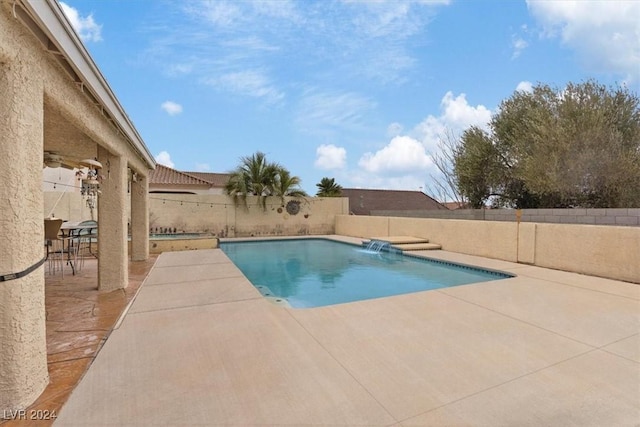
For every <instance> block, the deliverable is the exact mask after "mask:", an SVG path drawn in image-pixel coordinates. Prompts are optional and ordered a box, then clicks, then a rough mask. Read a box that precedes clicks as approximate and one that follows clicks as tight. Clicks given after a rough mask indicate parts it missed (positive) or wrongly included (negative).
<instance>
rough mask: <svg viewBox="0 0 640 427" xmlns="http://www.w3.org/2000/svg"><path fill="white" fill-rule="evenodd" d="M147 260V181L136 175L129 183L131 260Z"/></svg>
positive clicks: (143, 177)
mask: <svg viewBox="0 0 640 427" xmlns="http://www.w3.org/2000/svg"><path fill="white" fill-rule="evenodd" d="M147 258H149V180H148V178H147V177H146V176H142V175H138V178H137V180H136V181H132V182H131V260H132V261H144V260H145V259H147Z"/></svg>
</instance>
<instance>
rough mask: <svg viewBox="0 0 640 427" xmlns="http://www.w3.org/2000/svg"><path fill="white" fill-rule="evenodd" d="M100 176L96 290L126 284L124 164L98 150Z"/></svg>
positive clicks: (125, 187)
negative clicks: (101, 177) (100, 166)
mask: <svg viewBox="0 0 640 427" xmlns="http://www.w3.org/2000/svg"><path fill="white" fill-rule="evenodd" d="M98 160H99V161H100V163H102V169H101V170H100V172H99V173H100V174H101V175H103V176H104V179H103V181H102V184H101V185H100V190H101V194H100V195H99V196H98V197H99V199H98V289H99V290H101V291H112V290H115V289H121V288H126V287H127V285H128V284H129V281H128V280H129V272H128V267H129V263H128V258H129V256H128V253H127V162H126V161H125V160H124V159H123V158H122V157H118V156H114V155H112V154H111V153H109V152H108V151H107V150H105V149H104V148H102V147H100V146H99V147H98Z"/></svg>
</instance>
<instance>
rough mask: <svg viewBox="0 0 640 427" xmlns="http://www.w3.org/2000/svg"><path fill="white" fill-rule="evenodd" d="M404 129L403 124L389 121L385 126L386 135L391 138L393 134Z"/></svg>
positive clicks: (399, 132)
mask: <svg viewBox="0 0 640 427" xmlns="http://www.w3.org/2000/svg"><path fill="white" fill-rule="evenodd" d="M403 130H404V128H403V126H402V125H401V124H400V123H397V122H396V123H391V124H390V125H389V126H387V136H389V137H391V138H393V137H394V136H398V135H400V134H401V133H402V131H403Z"/></svg>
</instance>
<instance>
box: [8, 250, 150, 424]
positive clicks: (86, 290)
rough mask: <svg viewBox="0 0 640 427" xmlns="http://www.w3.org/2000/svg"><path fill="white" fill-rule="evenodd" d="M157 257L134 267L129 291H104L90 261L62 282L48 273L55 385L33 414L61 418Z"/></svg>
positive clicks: (49, 347) (48, 317)
mask: <svg viewBox="0 0 640 427" xmlns="http://www.w3.org/2000/svg"><path fill="white" fill-rule="evenodd" d="M156 258H157V256H156V255H152V256H151V258H150V259H149V260H147V261H144V262H130V263H129V286H128V287H127V288H126V289H124V290H118V291H113V292H99V291H98V290H97V287H98V271H97V267H98V261H97V260H96V259H95V258H87V259H86V260H85V263H84V267H83V268H82V270H81V271H79V272H78V274H76V275H72V274H71V271H70V270H69V269H68V267H65V275H64V277H62V276H61V275H60V274H59V273H58V274H57V275H49V274H47V273H48V272H47V267H46V264H45V266H44V268H45V310H46V327H47V362H48V368H49V378H50V382H49V385H48V386H47V388H46V389H45V391H44V392H43V393H42V394H41V395H40V397H39V398H38V400H37V401H36V402H34V404H33V405H31V406H30V407H29V408H28V409H27V410H28V411H32V410H33V411H46V413H48V414H52V413H54V414H59V413H60V408H62V405H63V404H64V403H65V402H66V401H67V399H68V398H69V396H70V395H71V392H72V391H73V389H74V388H75V387H76V385H77V384H78V383H79V381H80V379H81V378H82V376H83V375H84V374H85V372H86V371H87V369H88V368H89V366H90V365H91V363H92V362H93V360H94V359H95V357H96V355H97V354H98V351H99V350H100V348H101V347H102V345H103V344H104V343H105V341H106V339H107V338H108V336H109V334H110V333H111V330H112V329H113V326H114V324H115V323H116V321H117V320H118V318H119V317H120V315H121V314H122V312H123V311H124V309H125V307H126V306H127V304H129V302H130V301H131V300H132V299H133V297H134V295H135V293H136V292H137V290H138V289H139V288H140V285H141V284H142V281H143V280H144V279H145V277H147V274H148V273H149V271H150V270H151V267H153V264H154V263H155V261H156ZM51 424H52V420H39V421H27V420H14V421H4V422H3V420H0V425H1V426H2V427H18V426H20V427H26V426H42V427H44V426H49V425H51Z"/></svg>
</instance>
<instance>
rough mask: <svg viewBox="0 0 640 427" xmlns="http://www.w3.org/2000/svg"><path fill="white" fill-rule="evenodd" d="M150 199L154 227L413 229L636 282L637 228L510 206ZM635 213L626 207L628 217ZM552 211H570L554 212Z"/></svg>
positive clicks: (81, 214) (276, 231) (79, 210)
mask: <svg viewBox="0 0 640 427" xmlns="http://www.w3.org/2000/svg"><path fill="white" fill-rule="evenodd" d="M149 198H150V200H149V227H150V231H153V232H164V231H165V229H167V230H168V229H171V231H172V232H173V230H174V229H175V231H176V232H208V233H213V234H215V235H216V236H218V237H248V236H280V235H282V236H297V235H327V234H341V235H345V236H352V237H361V238H363V239H368V238H371V237H374V236H391V235H411V236H416V237H424V238H428V239H429V240H430V241H432V242H434V243H439V244H441V245H442V249H444V250H447V251H452V252H459V253H464V254H469V255H478V256H483V257H487V258H495V259H502V260H506V261H512V262H519V263H525V264H531V265H537V266H540V267H547V268H554V269H558V270H564V271H571V272H576V273H582V274H589V275H594V276H599V277H606V278H611V279H618V280H625V281H629V282H634V283H640V227H633V226H631V227H630V226H621V225H582V224H569V223H560V224H553V223H542V222H540V223H536V222H524V221H523V222H520V223H517V222H515V211H508V210H506V212H507V215H511V216H513V217H514V218H513V220H512V219H509V220H495V221H492V220H486V219H484V220H473V219H464V220H463V219H440V218H413V217H412V218H409V217H398V216H356V215H348V212H349V202H348V199H346V198H309V199H307V200H306V201H303V202H302V203H301V204H300V209H299V212H298V213H297V214H296V215H291V214H290V213H288V212H287V210H286V203H287V202H288V200H286V201H285V203H284V207H283V203H282V202H281V201H280V200H279V199H276V198H273V199H269V200H268V202H267V205H266V209H264V210H263V209H262V207H261V206H260V205H258V203H257V200H256V198H249V200H248V204H247V208H244V207H241V206H240V207H236V206H234V204H233V203H232V202H231V200H230V199H229V198H228V197H227V196H222V195H191V194H150V195H149ZM44 199H45V206H44V214H45V215H48V214H50V213H51V212H52V211H53V212H54V213H55V215H56V216H57V217H60V218H63V219H67V220H70V221H80V220H85V219H91V213H90V210H89V209H88V208H87V206H86V203H85V202H84V200H83V199H82V198H81V196H80V195H79V194H77V193H60V192H50V193H48V192H47V193H45V198H44ZM496 211H497V210H496ZM604 211H607V212H610V214H609V215H608V216H609V217H610V218H621V217H623V216H625V215H620V216H615V215H612V214H611V212H613V213H615V212H622V211H620V210H617V209H614V210H610V209H606V210H604ZM452 212H458V211H450V212H449V213H452ZM460 212H463V213H464V212H465V211H460ZM488 212H489V211H488ZM634 213H635V210H632V209H629V210H627V212H626V214H627V215H626V216H632V215H633V214H634ZM457 215H460V214H457ZM524 216H525V215H524V213H523V219H524ZM556 216H567V217H569V216H570V215H562V214H560V213H558V212H556ZM601 216H602V215H601ZM604 216H607V215H606V212H605V215H604ZM574 217H575V215H574ZM485 218H486V217H485Z"/></svg>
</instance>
